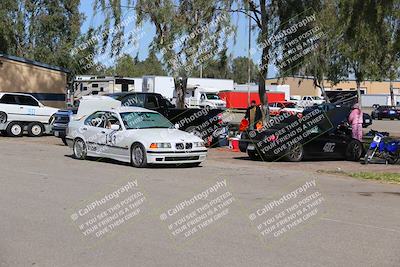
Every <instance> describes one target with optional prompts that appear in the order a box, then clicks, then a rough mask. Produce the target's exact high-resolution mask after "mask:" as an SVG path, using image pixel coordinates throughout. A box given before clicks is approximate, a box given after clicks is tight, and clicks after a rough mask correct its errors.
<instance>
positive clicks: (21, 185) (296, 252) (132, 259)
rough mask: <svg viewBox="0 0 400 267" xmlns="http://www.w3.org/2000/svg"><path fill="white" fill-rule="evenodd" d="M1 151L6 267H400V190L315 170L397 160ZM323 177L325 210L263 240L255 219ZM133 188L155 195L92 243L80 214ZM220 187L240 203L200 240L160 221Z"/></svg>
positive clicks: (7, 142) (48, 148)
mask: <svg viewBox="0 0 400 267" xmlns="http://www.w3.org/2000/svg"><path fill="white" fill-rule="evenodd" d="M373 128H374V127H373ZM374 129H375V128H374ZM0 151H1V153H0V185H1V186H0V214H1V215H2V216H1V220H0V237H1V238H0V266H399V265H400V224H399V222H400V209H399V203H400V185H393V184H383V183H378V182H373V181H362V180H357V179H353V178H347V177H342V176H335V175H328V174H322V173H318V172H317V170H319V169H335V168H339V167H340V168H342V169H345V170H379V171H391V172H399V171H400V166H399V165H397V166H386V165H369V166H363V165H361V164H358V163H354V162H337V161H328V162H304V163H287V162H274V163H266V162H253V161H249V160H248V159H247V158H246V155H245V154H242V153H232V152H228V151H225V150H222V149H212V150H210V152H209V157H208V159H207V161H206V162H205V163H203V164H202V166H201V167H198V168H149V169H135V168H133V167H130V166H128V165H126V164H120V163H117V162H113V161H108V160H101V161H98V160H87V161H79V160H75V159H73V158H71V156H70V155H71V151H70V150H69V149H68V148H67V147H65V146H63V145H62V144H61V142H60V141H59V140H58V139H55V138H54V137H42V138H37V139H32V138H28V137H24V138H18V139H12V138H6V137H1V136H0ZM313 180H315V186H314V187H312V188H311V187H310V189H307V190H313V191H315V192H319V194H320V195H321V196H322V197H323V199H324V201H323V202H322V203H321V204H320V206H318V211H319V212H318V213H317V214H316V215H315V216H313V217H311V218H309V219H304V221H303V222H302V223H299V224H298V225H296V226H293V228H292V229H290V230H288V231H287V232H285V233H283V234H282V235H280V236H277V237H275V236H271V235H269V236H268V237H267V238H265V237H263V236H261V234H260V232H259V231H258V226H257V224H255V222H253V221H251V220H250V219H249V215H251V214H252V213H254V211H255V210H257V209H260V208H262V207H263V206H264V205H265V204H266V203H270V202H271V201H273V200H276V199H279V198H280V197H281V196H283V195H286V194H288V193H290V192H292V191H293V190H294V189H296V188H299V187H301V186H303V185H305V184H307V183H308V184H309V183H310V181H313ZM127 181H137V185H138V190H140V191H141V192H142V193H143V195H144V196H145V198H146V200H145V203H144V204H143V206H141V207H142V209H141V212H140V214H138V215H137V216H136V217H135V218H133V219H131V220H130V221H129V222H127V223H125V224H123V225H121V226H120V227H119V228H115V229H114V230H113V232H112V233H111V235H110V236H104V238H94V237H91V238H88V237H87V236H84V234H82V232H80V229H79V228H78V224H76V222H74V220H73V219H71V214H74V212H76V211H77V209H78V208H82V207H85V206H86V205H87V204H88V203H91V202H93V201H94V200H96V199H99V198H101V197H102V196H104V194H108V193H111V192H114V191H115V190H116V189H118V188H120V187H121V186H122V185H125V184H126V183H127ZM218 181H226V188H225V189H221V188H219V189H218V190H225V191H227V192H229V193H230V194H231V196H232V197H233V198H234V201H233V203H232V204H230V206H229V213H228V214H227V215H225V216H223V217H221V218H220V219H218V220H216V219H215V221H214V222H213V223H212V224H210V225H208V227H205V228H203V229H202V230H201V231H199V232H197V233H195V234H194V235H193V236H192V237H188V238H185V237H183V236H182V235H180V236H173V235H172V234H171V231H170V230H169V226H168V224H167V223H166V222H164V221H162V220H161V219H160V214H163V213H164V212H166V211H167V210H169V209H170V208H171V207H175V206H176V205H177V204H178V203H180V202H182V200H185V199H190V198H191V197H193V196H194V195H196V194H198V193H200V192H203V191H204V190H205V189H206V188H210V187H211V186H213V185H215V184H216V183H217V182H218ZM219 192H223V191H219ZM310 192H312V191H307V192H302V193H300V194H299V196H298V197H297V199H293V200H294V201H295V202H296V203H298V202H297V201H298V200H300V199H301V198H302V197H303V196H308V194H309V193H310ZM198 203H206V202H205V200H201V201H198ZM287 203H289V201H288V202H287ZM228 204H229V203H228ZM228 204H227V205H228ZM284 204H286V202H285V203H284ZM284 204H282V205H284ZM281 207H283V206H281ZM189 209H190V207H187V210H188V211H189ZM279 209H280V207H279V206H278V207H276V208H275V210H276V211H278V210H279ZM275 210H273V211H275ZM181 212H183V211H181ZM271 214H272V213H271ZM214 218H215V217H214ZM303 218H304V217H303ZM168 220H169V218H168ZM292 222H293V221H292Z"/></svg>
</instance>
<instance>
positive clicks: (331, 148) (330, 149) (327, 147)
mask: <svg viewBox="0 0 400 267" xmlns="http://www.w3.org/2000/svg"><path fill="white" fill-rule="evenodd" d="M335 146H336V144H335V143H326V144H325V145H324V148H323V149H322V150H323V151H324V152H327V153H332V152H334V150H335Z"/></svg>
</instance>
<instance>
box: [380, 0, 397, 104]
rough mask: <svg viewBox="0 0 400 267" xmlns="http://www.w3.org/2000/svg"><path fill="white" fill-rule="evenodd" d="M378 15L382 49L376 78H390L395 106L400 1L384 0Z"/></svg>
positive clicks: (391, 96)
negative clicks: (394, 83) (394, 88)
mask: <svg viewBox="0 0 400 267" xmlns="http://www.w3.org/2000/svg"><path fill="white" fill-rule="evenodd" d="M378 15H379V19H378V21H379V24H380V28H379V31H377V32H378V34H379V36H380V38H379V40H380V49H379V50H378V51H377V53H375V55H376V56H377V57H378V62H379V64H377V67H378V68H379V69H378V71H377V74H378V77H375V78H376V79H378V80H382V79H389V81H390V98H391V104H392V105H393V106H395V105H396V103H395V98H394V92H393V80H395V79H397V78H398V77H399V74H400V1H399V0H388V1H384V2H383V3H382V5H381V6H380V9H379V13H378Z"/></svg>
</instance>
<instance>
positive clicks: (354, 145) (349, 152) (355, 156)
mask: <svg viewBox="0 0 400 267" xmlns="http://www.w3.org/2000/svg"><path fill="white" fill-rule="evenodd" d="M362 153H363V145H362V143H361V142H360V141H358V140H353V141H351V142H350V143H349V145H348V146H347V148H346V160H348V161H359V160H360V158H361V155H362Z"/></svg>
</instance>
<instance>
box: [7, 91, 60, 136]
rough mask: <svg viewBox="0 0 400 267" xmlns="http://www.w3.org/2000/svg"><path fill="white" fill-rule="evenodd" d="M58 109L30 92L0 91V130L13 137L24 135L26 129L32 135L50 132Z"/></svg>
mask: <svg viewBox="0 0 400 267" xmlns="http://www.w3.org/2000/svg"><path fill="white" fill-rule="evenodd" d="M57 111H58V109H56V108H52V107H46V106H45V105H43V104H42V103H40V102H39V100H37V99H36V98H35V97H33V96H31V95H29V94H19V93H0V131H1V132H2V134H6V135H8V136H12V137H19V136H22V135H23V134H24V131H27V132H28V135H29V136H32V137H37V136H41V135H43V134H44V133H50V132H51V126H50V124H51V123H52V121H53V119H54V114H55V113H56V112H57Z"/></svg>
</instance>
